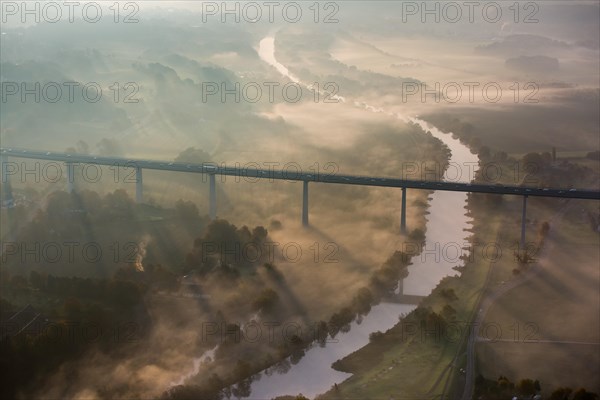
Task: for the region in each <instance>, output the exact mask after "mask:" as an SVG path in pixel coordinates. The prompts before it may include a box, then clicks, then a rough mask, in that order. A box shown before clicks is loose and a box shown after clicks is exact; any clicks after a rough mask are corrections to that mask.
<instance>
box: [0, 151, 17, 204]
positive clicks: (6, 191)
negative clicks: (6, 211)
mask: <svg viewBox="0 0 600 400" xmlns="http://www.w3.org/2000/svg"><path fill="white" fill-rule="evenodd" d="M12 172H14V171H10V170H9V164H8V156H6V155H0V174H1V175H2V177H1V179H2V193H0V201H1V202H2V206H5V207H12V206H13V205H14V199H13V195H12V188H11V186H10V179H9V176H10V175H12Z"/></svg>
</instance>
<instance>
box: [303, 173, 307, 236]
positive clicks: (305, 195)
mask: <svg viewBox="0 0 600 400" xmlns="http://www.w3.org/2000/svg"><path fill="white" fill-rule="evenodd" d="M302 226H308V181H303V182H302Z"/></svg>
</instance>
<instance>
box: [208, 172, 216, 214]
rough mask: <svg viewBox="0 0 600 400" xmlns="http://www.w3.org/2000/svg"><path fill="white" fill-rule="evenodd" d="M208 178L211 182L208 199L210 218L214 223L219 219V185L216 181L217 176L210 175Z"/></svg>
mask: <svg viewBox="0 0 600 400" xmlns="http://www.w3.org/2000/svg"><path fill="white" fill-rule="evenodd" d="M208 177H209V180H210V182H209V183H210V193H209V197H208V203H209V206H208V216H209V217H210V219H211V221H212V220H215V219H216V218H217V186H216V185H217V184H216V180H215V174H210V175H209V176H208Z"/></svg>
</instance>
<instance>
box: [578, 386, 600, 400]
mask: <svg viewBox="0 0 600 400" xmlns="http://www.w3.org/2000/svg"><path fill="white" fill-rule="evenodd" d="M597 399H598V395H597V394H596V393H592V392H588V391H587V390H585V389H583V388H581V389H579V390H577V391H576V392H575V394H574V395H573V400H597Z"/></svg>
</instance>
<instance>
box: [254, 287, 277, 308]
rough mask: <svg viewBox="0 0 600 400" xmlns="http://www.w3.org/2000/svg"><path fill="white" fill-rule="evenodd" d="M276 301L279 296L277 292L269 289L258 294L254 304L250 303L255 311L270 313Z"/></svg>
mask: <svg viewBox="0 0 600 400" xmlns="http://www.w3.org/2000/svg"><path fill="white" fill-rule="evenodd" d="M278 300H279V295H278V294H277V292H276V291H274V290H273V289H271V288H267V289H264V290H263V291H262V292H260V294H259V295H258V297H257V298H256V299H254V302H252V308H253V309H254V310H255V311H259V310H263V311H267V312H268V311H272V310H273V308H274V307H275V305H276V304H277V301H278Z"/></svg>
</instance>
